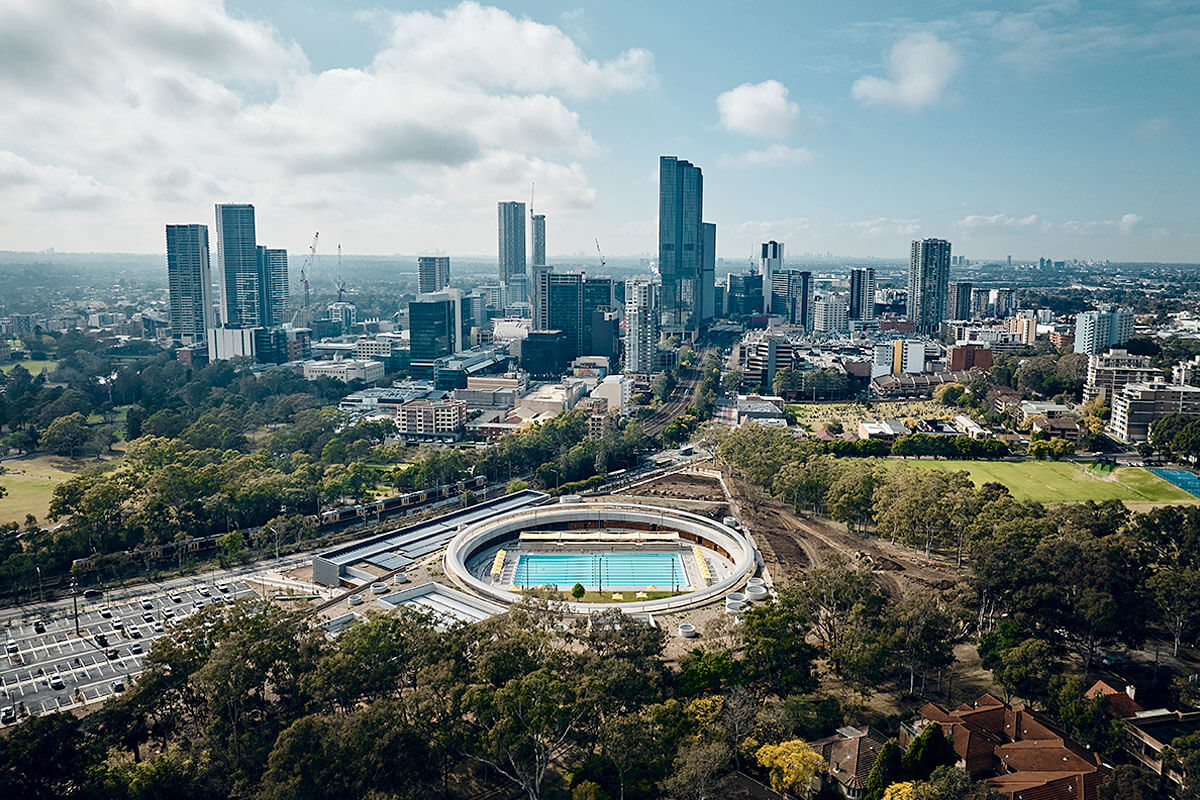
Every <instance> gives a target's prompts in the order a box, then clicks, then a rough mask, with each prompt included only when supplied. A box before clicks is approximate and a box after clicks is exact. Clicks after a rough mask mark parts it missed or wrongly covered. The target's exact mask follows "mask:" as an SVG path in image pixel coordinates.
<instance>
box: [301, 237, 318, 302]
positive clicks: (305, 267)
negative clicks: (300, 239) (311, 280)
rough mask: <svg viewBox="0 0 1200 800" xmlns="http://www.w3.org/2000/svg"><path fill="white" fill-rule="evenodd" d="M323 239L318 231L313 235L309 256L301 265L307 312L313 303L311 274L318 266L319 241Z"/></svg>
mask: <svg viewBox="0 0 1200 800" xmlns="http://www.w3.org/2000/svg"><path fill="white" fill-rule="evenodd" d="M319 238H321V232H320V231H317V232H316V233H314V234H313V240H312V244H311V245H310V246H309V248H308V255H307V256H306V257H305V259H304V261H303V262H301V264H300V284H301V285H302V286H303V287H304V305H303V306H301V308H302V309H304V310H305V311H307V310H308V309H309V306H310V305H311V303H312V294H311V291H310V289H309V285H308V276H309V274H310V273H311V272H312V271H313V270H314V269H316V265H317V240H318V239H319Z"/></svg>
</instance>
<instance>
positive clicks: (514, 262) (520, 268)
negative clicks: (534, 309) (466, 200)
mask: <svg viewBox="0 0 1200 800" xmlns="http://www.w3.org/2000/svg"><path fill="white" fill-rule="evenodd" d="M497 227H498V233H499V253H500V283H502V284H504V285H505V286H507V285H508V284H509V283H510V282H511V281H510V277H511V276H513V275H520V276H522V281H518V282H517V283H521V282H527V281H528V277H527V273H526V272H525V204H524V203H518V202H508V203H499V204H498V207H497ZM526 286H527V283H526ZM520 299H521V300H522V301H523V300H525V299H526V298H525V297H521V298H520ZM509 302H512V300H511V299H510V300H509Z"/></svg>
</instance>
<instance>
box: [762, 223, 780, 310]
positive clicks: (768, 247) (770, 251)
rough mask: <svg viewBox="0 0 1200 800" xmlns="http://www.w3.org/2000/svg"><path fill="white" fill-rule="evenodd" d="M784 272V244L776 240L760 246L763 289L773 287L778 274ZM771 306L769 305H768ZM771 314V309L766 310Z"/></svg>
mask: <svg viewBox="0 0 1200 800" xmlns="http://www.w3.org/2000/svg"><path fill="white" fill-rule="evenodd" d="M782 271H783V243H782V242H776V241H774V240H772V241H769V242H763V243H762V244H760V245H759V246H758V274H759V275H762V276H763V287H764V288H765V287H768V286H772V285H773V281H774V277H775V273H776V272H782ZM768 305H769V303H768ZM766 310H767V312H768V313H769V312H770V311H771V309H770V308H768V309H766Z"/></svg>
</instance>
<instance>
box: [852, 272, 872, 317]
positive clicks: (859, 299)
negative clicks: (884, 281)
mask: <svg viewBox="0 0 1200 800" xmlns="http://www.w3.org/2000/svg"><path fill="white" fill-rule="evenodd" d="M849 313H850V319H875V270H874V268H872V267H865V268H864V269H852V270H850V309H849Z"/></svg>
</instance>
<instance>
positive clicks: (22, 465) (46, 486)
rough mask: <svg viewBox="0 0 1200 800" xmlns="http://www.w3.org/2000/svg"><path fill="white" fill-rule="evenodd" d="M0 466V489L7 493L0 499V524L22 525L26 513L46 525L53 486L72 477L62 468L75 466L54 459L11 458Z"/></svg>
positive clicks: (68, 462) (63, 460) (40, 457)
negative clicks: (14, 523)
mask: <svg viewBox="0 0 1200 800" xmlns="http://www.w3.org/2000/svg"><path fill="white" fill-rule="evenodd" d="M3 466H4V469H5V472H4V473H3V474H0V486H3V487H4V488H5V489H7V490H8V494H7V495H5V496H4V497H0V523H2V522H24V521H25V515H26V514H33V515H34V516H35V517H37V520H38V522H40V523H43V524H45V522H46V514H47V513H49V511H50V499H51V498H52V497H53V496H54V487H56V486H58V485H59V484H60V483H62V482H63V481H67V480H70V479H71V478H73V477H74V474H73V473H72V472H69V471H67V469H62V467H64V466H65V467H68V468H73V467H74V465H72V464H71V462H70V461H68V460H67V459H65V458H57V457H54V456H39V457H36V458H22V459H14V460H12V461H5V462H4V463H3Z"/></svg>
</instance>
